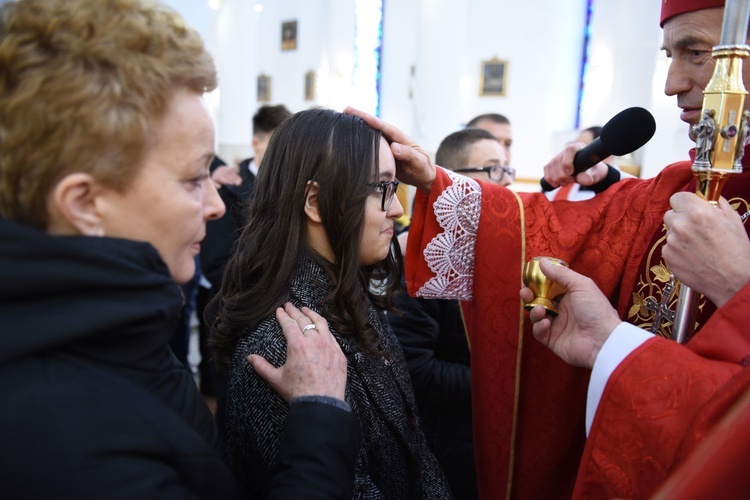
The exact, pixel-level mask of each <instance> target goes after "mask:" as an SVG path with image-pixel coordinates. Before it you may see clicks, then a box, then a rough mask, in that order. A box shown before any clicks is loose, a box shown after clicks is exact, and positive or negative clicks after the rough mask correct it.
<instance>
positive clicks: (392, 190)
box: [371, 181, 398, 212]
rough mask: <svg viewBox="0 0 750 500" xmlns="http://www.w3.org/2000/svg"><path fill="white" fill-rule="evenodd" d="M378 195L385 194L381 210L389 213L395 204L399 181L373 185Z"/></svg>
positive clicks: (381, 201)
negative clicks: (394, 199) (394, 198)
mask: <svg viewBox="0 0 750 500" xmlns="http://www.w3.org/2000/svg"><path fill="white" fill-rule="evenodd" d="M371 186H373V187H374V188H375V191H376V192H378V193H383V197H382V198H381V199H380V208H381V209H383V212H387V211H388V209H389V208H391V204H392V203H393V197H394V196H395V194H396V189H398V181H383V182H376V183H374V184H371Z"/></svg>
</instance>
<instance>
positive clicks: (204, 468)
mask: <svg viewBox="0 0 750 500" xmlns="http://www.w3.org/2000/svg"><path fill="white" fill-rule="evenodd" d="M0 277H1V278H0V401H1V403H0V464H1V465H0V470H1V471H2V472H0V492H2V493H1V495H2V496H3V497H5V498H14V499H16V498H77V499H85V498H123V499H126V498H127V499H131V498H159V499H165V498H233V497H236V496H238V491H237V488H236V482H235V480H234V478H233V477H232V475H231V474H230V472H229V469H228V468H227V467H226V465H225V464H224V462H223V461H222V459H221V456H220V453H219V450H218V439H217V433H216V428H215V425H214V422H213V419H212V417H211V414H210V413H209V411H208V409H207V408H206V406H205V404H204V402H203V400H202V398H201V396H200V394H199V392H198V391H197V388H196V386H195V382H194V381H193V380H192V377H191V375H190V373H189V372H188V371H186V370H185V369H184V367H182V366H181V364H180V363H179V362H178V361H177V359H176V358H175V357H174V355H173V354H172V353H171V351H170V350H169V348H168V346H167V343H168V341H169V337H170V335H171V333H172V332H173V330H174V324H175V322H176V320H177V317H178V315H179V313H180V308H181V305H182V297H181V295H180V291H179V288H178V286H177V285H175V283H174V282H173V281H172V279H171V277H170V275H169V271H168V269H167V267H166V265H165V264H164V262H163V261H162V260H161V259H160V257H159V255H158V253H157V252H156V250H155V249H154V248H153V247H152V246H151V245H148V244H145V243H137V242H133V241H128V240H118V239H112V238H95V237H56V236H50V235H48V234H47V233H45V232H41V231H37V230H35V229H32V228H29V227H27V226H25V225H22V224H17V223H13V222H9V221H6V220H4V219H2V218H0ZM322 406H326V405H320V404H302V405H293V406H292V410H291V414H294V415H295V416H296V418H297V420H296V421H293V420H292V418H290V422H289V428H290V432H289V434H288V435H287V438H288V439H287V447H286V448H285V449H284V452H283V453H282V454H280V461H279V463H278V465H277V468H276V471H277V474H276V475H275V477H274V490H273V493H274V495H273V496H274V497H278V498H300V495H299V492H300V491H309V489H310V483H309V482H308V481H309V480H310V477H313V478H317V477H319V475H320V473H321V471H323V472H325V473H326V474H327V475H326V474H324V477H322V478H320V480H319V481H317V482H316V483H314V484H313V489H315V487H318V486H319V488H318V489H317V491H319V492H325V493H326V494H327V496H326V495H323V497H327V498H334V497H338V498H343V497H345V496H346V495H347V493H348V492H349V491H351V481H352V479H351V478H352V471H349V475H348V476H347V475H346V471H347V463H348V462H350V461H351V460H352V457H353V456H355V455H356V449H357V443H356V439H354V440H353V441H348V440H346V438H348V437H349V436H350V435H351V434H356V429H357V422H356V419H355V417H354V416H353V415H351V414H349V413H347V412H344V411H342V410H339V409H337V408H334V407H330V406H329V407H325V408H323V407H322ZM311 408H312V411H310V409H311ZM317 411H322V412H324V413H325V416H324V417H321V416H320V415H316V414H315V412H317ZM307 414H312V418H313V419H314V421H315V422H317V423H318V424H319V425H324V426H325V427H323V428H322V432H323V433H324V434H325V433H326V432H327V435H328V437H329V440H331V439H330V436H331V435H335V436H338V435H339V434H338V432H339V430H340V429H343V430H344V434H346V432H347V431H349V433H348V434H347V435H346V436H344V437H342V439H341V440H339V441H336V440H335V439H334V440H333V441H335V443H333V445H331V444H328V445H327V446H326V445H325V443H323V442H322V441H321V440H320V439H317V438H315V437H313V436H311V437H307V436H306V435H305V433H304V432H301V430H300V428H302V429H308V427H306V426H307V425H309V424H308V421H309V419H308V418H307V416H306V415H307ZM351 429H355V431H354V432H353V433H352V432H351V431H350V430H351ZM334 433H335V434H334ZM307 434H312V433H309V432H308V433H307ZM299 439H302V441H299ZM289 440H293V441H294V442H293V443H291V444H290V443H288V441H289ZM321 460H324V461H326V462H328V463H329V465H330V463H331V461H332V463H333V471H334V472H330V471H329V472H326V470H325V469H324V468H322V467H321V466H320V463H319V462H320V461H321ZM342 463H343V465H342ZM349 467H350V466H349ZM334 474H338V475H334ZM328 476H332V477H328ZM347 481H348V482H349V488H348V489H347V488H346V485H347ZM339 483H342V484H343V486H342V484H339ZM314 497H317V498H320V497H321V496H314Z"/></svg>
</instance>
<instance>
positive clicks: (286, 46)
mask: <svg viewBox="0 0 750 500" xmlns="http://www.w3.org/2000/svg"><path fill="white" fill-rule="evenodd" d="M296 48H297V21H287V22H285V23H281V50H295V49H296Z"/></svg>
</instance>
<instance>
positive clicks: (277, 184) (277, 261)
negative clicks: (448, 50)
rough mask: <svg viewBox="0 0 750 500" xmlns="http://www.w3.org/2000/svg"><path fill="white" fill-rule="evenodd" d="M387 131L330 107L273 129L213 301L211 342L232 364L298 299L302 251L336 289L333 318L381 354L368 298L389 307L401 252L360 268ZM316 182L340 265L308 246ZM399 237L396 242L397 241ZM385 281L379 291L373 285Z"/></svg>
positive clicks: (222, 358)
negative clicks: (248, 340) (253, 331)
mask: <svg viewBox="0 0 750 500" xmlns="http://www.w3.org/2000/svg"><path fill="white" fill-rule="evenodd" d="M379 148H380V132H378V131H376V130H374V129H372V128H370V127H369V126H367V125H366V124H365V122H364V121H362V120H361V119H360V118H357V117H354V116H351V115H345V114H342V113H337V112H335V111H331V110H325V109H312V110H307V111H301V112H299V113H296V114H294V115H293V116H292V117H291V118H289V119H288V120H286V121H285V122H284V123H282V124H281V125H280V126H279V127H278V128H277V129H276V130H275V131H274V133H273V136H272V138H271V141H270V143H269V145H268V149H267V150H266V154H265V156H264V157H263V167H262V168H261V169H260V171H259V175H258V179H257V181H256V182H255V186H254V196H253V201H252V203H251V205H250V214H249V219H248V222H247V225H246V226H245V228H244V229H243V231H242V235H241V236H240V238H239V241H238V243H237V245H236V249H235V253H234V255H233V256H232V258H231V259H230V260H229V263H228V264H227V267H226V270H225V272H224V278H223V281H222V286H221V290H220V291H219V293H218V295H217V296H216V297H215V298H214V300H213V301H212V302H211V304H210V305H209V308H208V316H209V317H211V316H215V317H216V320H215V322H214V324H213V328H212V333H211V345H212V346H213V347H214V355H215V357H216V360H217V361H218V363H219V366H220V367H222V368H223V369H225V370H227V369H228V368H229V366H230V364H231V359H232V352H233V351H234V347H235V345H236V343H237V340H238V339H239V336H240V334H241V333H242V332H243V331H244V330H246V329H248V328H254V327H255V326H256V325H257V324H258V323H260V321H262V320H263V319H264V318H266V317H268V316H269V315H271V314H273V313H274V311H275V309H276V308H277V307H279V306H281V305H282V304H283V303H284V302H285V301H287V300H289V297H290V286H291V281H292V277H293V272H294V270H295V267H296V266H297V264H298V262H299V261H300V259H301V258H302V257H303V256H309V257H311V258H313V259H314V260H316V261H318V262H319V263H320V264H322V265H323V267H324V268H325V269H326V271H327V272H328V274H329V276H332V277H333V279H334V282H335V290H334V291H333V293H332V294H331V296H330V297H328V298H327V299H326V302H327V304H328V305H330V307H326V310H327V311H329V312H328V313H326V319H327V320H328V321H329V323H330V324H331V326H332V327H333V328H334V329H335V330H336V331H337V332H339V333H340V334H341V335H342V336H344V337H348V338H352V339H354V340H355V341H356V342H357V343H358V344H359V345H360V346H361V347H362V349H363V350H365V351H366V352H370V353H374V352H377V347H378V334H377V332H376V331H375V330H374V328H373V327H372V326H371V325H370V324H369V322H368V302H369V301H370V300H371V301H373V302H374V303H375V304H376V306H378V307H381V308H391V307H392V302H391V298H392V296H393V294H394V293H395V292H397V291H399V290H400V287H401V269H402V260H401V253H400V251H399V249H398V245H397V244H393V243H392V244H391V251H390V252H389V254H388V257H387V258H386V259H385V260H384V261H382V262H380V263H378V264H376V265H373V266H367V267H360V265H359V261H360V256H359V253H360V240H361V238H362V226H363V220H364V216H365V204H366V201H367V198H368V197H369V196H371V195H372V194H373V187H372V182H373V179H378V177H379V171H378V159H379V155H378V152H379ZM310 181H314V182H317V183H318V186H319V193H318V204H319V209H320V215H321V218H322V222H323V227H324V228H325V231H326V233H327V236H328V240H329V243H330V246H331V249H332V251H333V254H334V258H335V263H332V262H328V261H327V260H325V259H324V258H323V257H322V256H320V255H317V254H316V253H315V252H314V251H313V250H312V249H311V248H310V247H309V246H308V244H307V238H306V237H307V226H306V221H307V216H306V214H305V212H304V206H305V199H306V196H307V192H308V186H309V184H310ZM395 241H396V240H395V239H394V242H395ZM374 282H375V283H379V284H381V285H382V284H384V288H381V289H380V290H379V291H378V292H373V291H372V288H373V287H372V283H374Z"/></svg>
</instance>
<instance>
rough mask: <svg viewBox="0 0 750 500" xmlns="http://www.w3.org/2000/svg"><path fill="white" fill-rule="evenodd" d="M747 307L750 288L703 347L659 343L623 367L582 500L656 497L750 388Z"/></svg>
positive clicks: (606, 396)
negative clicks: (665, 482) (656, 492)
mask: <svg viewBox="0 0 750 500" xmlns="http://www.w3.org/2000/svg"><path fill="white" fill-rule="evenodd" d="M748 304H750V285H747V286H745V287H744V288H743V289H742V290H741V291H740V292H739V293H738V294H737V295H735V296H734V297H733V298H732V299H731V300H730V301H729V302H728V303H727V304H726V305H725V306H724V307H722V308H721V309H719V310H718V311H717V313H716V314H714V315H713V316H712V317H711V319H709V320H708V322H707V323H706V324H705V325H704V326H703V328H702V329H701V331H700V333H699V334H698V335H697V336H696V337H695V339H696V340H697V339H701V342H700V343H698V342H696V343H695V344H694V345H690V348H688V347H687V346H681V345H679V344H676V343H674V342H672V341H670V340H666V339H663V338H661V337H656V338H654V339H651V340H649V341H648V342H646V343H645V344H643V345H641V346H640V347H639V348H638V349H636V350H635V351H633V352H632V353H631V354H630V355H629V356H628V357H627V358H625V359H624V360H623V361H622V363H620V364H619V365H618V367H617V368H616V369H615V371H614V372H613V373H612V375H611V376H610V378H609V380H608V382H607V385H606V387H605V389H604V392H603V393H602V397H601V401H600V403H599V406H598V408H597V412H596V416H595V417H594V421H593V424H592V427H591V432H590V434H589V439H588V441H587V442H586V448H585V450H584V455H583V459H582V461H581V468H580V470H579V473H578V479H577V481H576V488H575V493H574V497H575V498H647V497H649V496H650V495H651V494H653V493H654V492H655V491H656V490H657V488H658V487H659V486H660V485H661V484H663V483H664V481H665V480H666V479H667V477H668V476H669V475H670V474H671V473H672V471H673V470H674V469H675V468H676V466H677V465H678V464H680V463H681V462H682V461H683V460H684V459H685V457H687V456H688V455H689V454H690V453H691V452H692V451H693V449H694V448H695V447H696V445H697V444H698V443H699V442H700V441H702V440H703V438H704V437H705V436H706V435H707V434H708V433H709V432H710V431H711V430H712V428H713V427H714V426H715V423H716V421H717V420H718V419H720V418H721V417H722V416H723V415H724V413H726V411H727V409H728V408H730V407H731V406H732V405H733V404H734V402H735V401H736V400H737V398H739V397H740V396H741V395H742V393H743V392H745V391H746V390H747V389H748V388H750V369H748V368H744V367H743V365H745V364H746V363H747V362H748V361H750V330H749V329H748V325H750V307H748ZM730 311H731V314H730ZM717 347H718V348H719V349H717ZM715 493H718V492H715ZM746 493H747V492H746ZM714 496H716V497H717V498H718V497H721V498H726V497H724V496H723V495H716V494H715V495H714Z"/></svg>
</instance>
